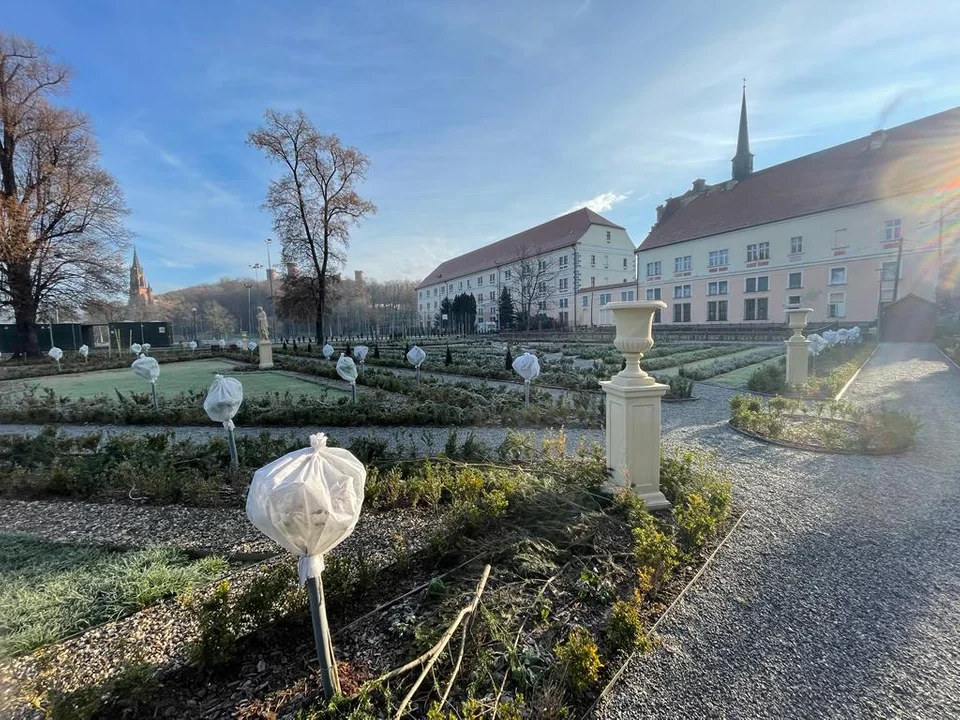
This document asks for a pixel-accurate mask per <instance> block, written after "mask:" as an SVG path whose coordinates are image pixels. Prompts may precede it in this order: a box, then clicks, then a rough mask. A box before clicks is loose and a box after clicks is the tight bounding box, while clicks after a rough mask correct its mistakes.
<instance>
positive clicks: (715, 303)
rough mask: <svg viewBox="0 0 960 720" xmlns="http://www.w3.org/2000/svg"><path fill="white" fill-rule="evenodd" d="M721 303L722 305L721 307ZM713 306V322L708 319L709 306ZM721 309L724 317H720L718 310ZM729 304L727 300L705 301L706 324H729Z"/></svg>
mask: <svg viewBox="0 0 960 720" xmlns="http://www.w3.org/2000/svg"><path fill="white" fill-rule="evenodd" d="M721 303H722V305H721ZM711 305H712V306H713V314H714V318H713V320H711V319H710V306H711ZM721 307H722V308H723V315H724V317H720V314H721V313H720V308H721ZM729 320H730V304H729V302H728V301H727V300H709V301H707V322H729Z"/></svg>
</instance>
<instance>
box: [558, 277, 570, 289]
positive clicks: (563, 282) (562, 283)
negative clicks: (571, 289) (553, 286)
mask: <svg viewBox="0 0 960 720" xmlns="http://www.w3.org/2000/svg"><path fill="white" fill-rule="evenodd" d="M568 282H569V281H568V280H567V278H560V280H558V281H557V285H558V287H559V289H560V290H566V289H567V283H568Z"/></svg>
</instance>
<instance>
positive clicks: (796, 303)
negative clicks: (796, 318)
mask: <svg viewBox="0 0 960 720" xmlns="http://www.w3.org/2000/svg"><path fill="white" fill-rule="evenodd" d="M787 307H800V296H799V295H787Z"/></svg>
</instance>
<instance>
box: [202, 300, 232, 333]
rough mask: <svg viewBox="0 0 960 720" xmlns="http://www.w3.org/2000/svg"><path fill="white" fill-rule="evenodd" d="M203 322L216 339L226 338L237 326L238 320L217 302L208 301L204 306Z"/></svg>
mask: <svg viewBox="0 0 960 720" xmlns="http://www.w3.org/2000/svg"><path fill="white" fill-rule="evenodd" d="M202 312H203V322H205V323H206V325H207V328H209V329H210V330H211V331H213V335H214V337H217V338H226V336H227V333H229V332H230V331H231V330H233V328H234V327H235V326H236V324H237V320H236V318H235V317H233V315H231V314H230V312H229V311H228V310H227V309H226V308H225V307H224V306H223V305H221V304H220V303H218V302H217V301H216V300H208V301H207V302H205V303H204V304H203V308H202Z"/></svg>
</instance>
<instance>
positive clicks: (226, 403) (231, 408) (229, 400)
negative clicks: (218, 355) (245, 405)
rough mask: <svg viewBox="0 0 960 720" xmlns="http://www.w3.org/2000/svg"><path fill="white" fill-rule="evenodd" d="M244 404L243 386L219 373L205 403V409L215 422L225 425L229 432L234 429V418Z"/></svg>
mask: <svg viewBox="0 0 960 720" xmlns="http://www.w3.org/2000/svg"><path fill="white" fill-rule="evenodd" d="M242 402H243V385H241V384H240V381H239V380H237V379H236V378H232V377H224V376H223V375H220V374H219V373H218V374H216V375H214V376H213V382H212V383H211V384H210V389H209V390H207V397H206V399H204V401H203V409H204V410H206V411H207V416H208V417H209V418H210V419H211V420H213V421H214V422H218V423H223V426H224V427H225V428H226V429H227V430H232V429H233V416H234V415H236V414H237V410H239V409H240V404H241V403H242Z"/></svg>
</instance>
